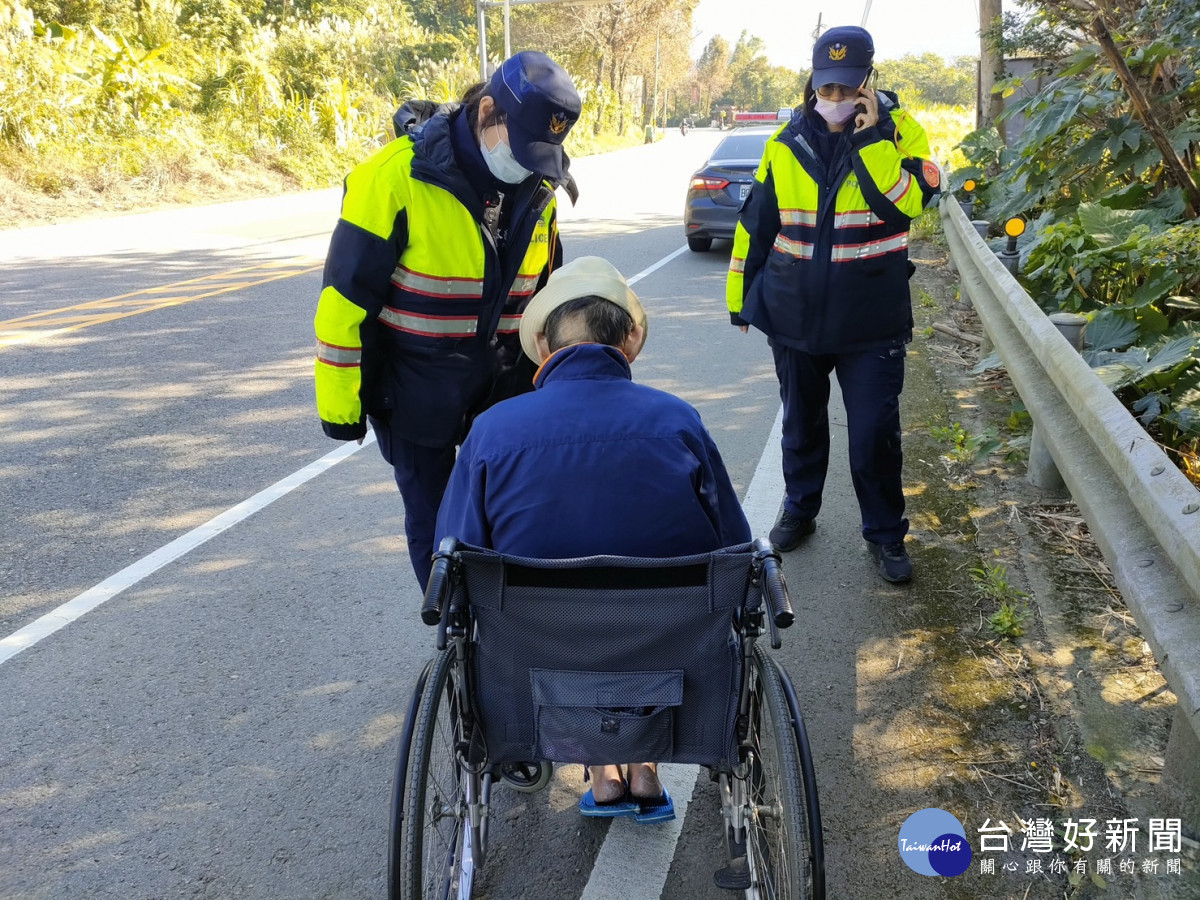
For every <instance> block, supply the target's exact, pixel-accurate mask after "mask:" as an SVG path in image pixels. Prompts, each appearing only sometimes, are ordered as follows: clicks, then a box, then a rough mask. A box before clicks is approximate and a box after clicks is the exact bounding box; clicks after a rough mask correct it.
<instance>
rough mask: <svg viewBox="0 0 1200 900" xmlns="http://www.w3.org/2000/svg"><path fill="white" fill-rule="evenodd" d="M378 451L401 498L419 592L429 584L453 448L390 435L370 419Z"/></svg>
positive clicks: (405, 529) (406, 535) (453, 452)
mask: <svg viewBox="0 0 1200 900" xmlns="http://www.w3.org/2000/svg"><path fill="white" fill-rule="evenodd" d="M370 421H371V426H372V428H373V429H374V431H375V439H376V440H377V441H378V442H379V452H380V453H382V454H383V458H384V459H385V460H387V462H388V463H389V464H390V465H391V467H392V472H393V473H394V475H395V478H396V487H398V488H400V497H401V498H402V499H403V500H404V537H405V539H406V540H407V542H408V558H409V559H410V560H412V567H413V571H414V572H415V573H416V575H417V582H418V583H419V584H420V585H421V591H422V592H424V590H425V588H426V587H428V585H429V573H430V572H431V571H433V559H432V557H433V531H434V528H436V527H437V514H438V507H439V506H441V504H442V495H443V494H444V493H446V484H447V482H449V481H450V472H451V470H452V469H453V468H454V456H455V453H456V450H455V448H454V447H453V446H450V447H425V446H422V445H421V444H414V443H413V442H412V441H405V440H399V439H396V438H395V437H393V436H392V433H391V429H390V428H388V426H387V425H386V424H384V423H382V422H380V421H377V420H376V419H375V418H373V417H372V418H371V420H370Z"/></svg>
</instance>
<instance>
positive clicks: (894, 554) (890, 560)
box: [867, 541, 913, 584]
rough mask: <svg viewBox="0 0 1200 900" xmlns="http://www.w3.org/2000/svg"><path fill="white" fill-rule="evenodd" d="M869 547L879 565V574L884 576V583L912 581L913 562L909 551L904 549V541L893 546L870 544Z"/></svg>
mask: <svg viewBox="0 0 1200 900" xmlns="http://www.w3.org/2000/svg"><path fill="white" fill-rule="evenodd" d="M867 546H868V547H870V548H871V556H873V557H874V558H875V562H877V563H879V574H880V575H882V576H883V580H884V581H890V582H891V583H892V584H901V583H903V582H905V581H912V576H913V568H912V560H910V559H909V558H908V551H907V550H905V549H904V541H896V542H894V543H891V544H872V543H870V542H868V543H867Z"/></svg>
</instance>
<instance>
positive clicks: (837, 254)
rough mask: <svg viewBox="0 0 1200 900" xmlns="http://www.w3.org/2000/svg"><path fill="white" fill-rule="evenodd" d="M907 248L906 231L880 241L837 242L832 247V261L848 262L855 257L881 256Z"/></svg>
mask: <svg viewBox="0 0 1200 900" xmlns="http://www.w3.org/2000/svg"><path fill="white" fill-rule="evenodd" d="M906 249H908V233H907V232H906V233H904V234H897V235H894V236H893V237H890V238H884V239H883V240H881V241H866V242H865V243H862V244H838V245H837V246H835V247H834V248H833V261H834V262H850V261H851V260H855V259H869V258H870V257H872V256H883V255H884V254H887V253H895V252H896V251H898V250H906Z"/></svg>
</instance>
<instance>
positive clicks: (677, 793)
mask: <svg viewBox="0 0 1200 900" xmlns="http://www.w3.org/2000/svg"><path fill="white" fill-rule="evenodd" d="M684 249H685V250H686V249H687V248H686V247H685V248H684ZM676 255H678V254H676ZM668 258H670V257H668ZM647 271H652V269H651V270H647ZM782 440H783V407H782V406H781V407H780V408H779V413H778V414H777V415H776V416H775V424H774V426H773V427H772V428H771V436H770V437H769V438H767V446H766V447H765V448H764V449H763V453H762V456H761V457H759V460H758V466H757V467H756V468H755V470H754V476H753V477H752V478H751V479H750V487H748V488H747V489H746V499H745V500H743V501H742V509H743V510H744V511H745V513H746V518H747V519H748V520H749V521H750V533H751V534H752V535H754V536H755V537H760V536H765V535H766V533H767V532H768V531H770V530H771V526H772V525H774V524H775V516H776V515H777V514H778V512H779V499H780V497H782V496H783V487H784V485H783V455H782V454H783V451H782V450H781V448H780V441H782ZM700 774H701V771H700V767H699V766H684V765H664V766H661V767H660V777H661V780H662V783H663V785H664V786H665V787H666V789H667V792H668V793H669V794H670V795H671V799H672V800H673V801H674V803H675V819H674V820H673V821H671V822H667V823H666V824H664V825H650V826H647V825H638V824H636V823H634V822H630V821H622V820H621V819H616V820H614V821H613V823H612V824H611V825H609V827H608V834H607V835H605V837H604V843H603V844H602V845H601V847H600V852H599V853H598V854H596V862H595V864H594V865H593V867H592V874H591V875H590V876H588V883H587V886H586V887H585V888H584V889H583V895H582V896H581V897H580V900H612V898H613V897H620V898H621V900H658V898H659V897H661V896H662V892H663V886H664V885H665V884H666V882H667V874H668V873H669V872H670V869H671V861H672V860H674V858H675V846H676V844H677V843H678V842H679V835H680V833H681V832H682V831H683V821H684V819H685V818H686V817H687V808H688V804H689V803H690V802H691V799H692V794H693V793H694V792H695V790H696V784H697V782H698V780H699V778H700ZM719 865H720V863H719V862H718V863H717V864H716V865H714V866H713V871H716V869H717V868H718V866H719Z"/></svg>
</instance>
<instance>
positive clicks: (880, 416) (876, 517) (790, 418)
mask: <svg viewBox="0 0 1200 900" xmlns="http://www.w3.org/2000/svg"><path fill="white" fill-rule="evenodd" d="M770 344H771V351H772V353H774V355H775V374H776V375H777V376H778V377H779V396H780V399H781V400H782V401H783V478H784V483H785V485H786V488H787V497H786V499H785V500H784V505H785V507H786V508H787V509H788V510H789V511H790V512H791V513H793V514H795V515H798V516H801V517H803V518H806V519H815V518H816V517H817V513H818V512H819V511H820V509H821V493H822V491H823V489H824V487H825V473H826V470H827V469H828V468H829V375H830V373H831V372H836V373H837V380H838V384H839V385H840V386H841V389H842V400H843V402H844V404H845V407H846V423H847V426H848V429H849V443H850V475H851V478H852V479H853V481H854V492H855V494H856V495H857V496H858V506H859V510H860V512H861V513H862V534H863V537H864V538H866V539H867V540H868V541H870V542H872V543H875V544H890V543H892V542H894V541H900V540H903V539H904V536H905V535H906V534H907V533H908V519H906V518H905V517H904V489H903V486H902V482H901V465H902V461H903V458H902V455H901V450H900V392H901V390H903V388H904V356H905V349H904V344H903V343H902V342H900V341H897V342H895V343H894V344H892V345H890V346H884V347H878V348H875V349H871V350H865V351H861V352H854V353H839V354H831V355H820V354H812V353H806V352H804V351H802V350H797V349H795V348H793V347H786V346H784V345H782V344H779V343H777V342H775V341H771V342H770Z"/></svg>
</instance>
